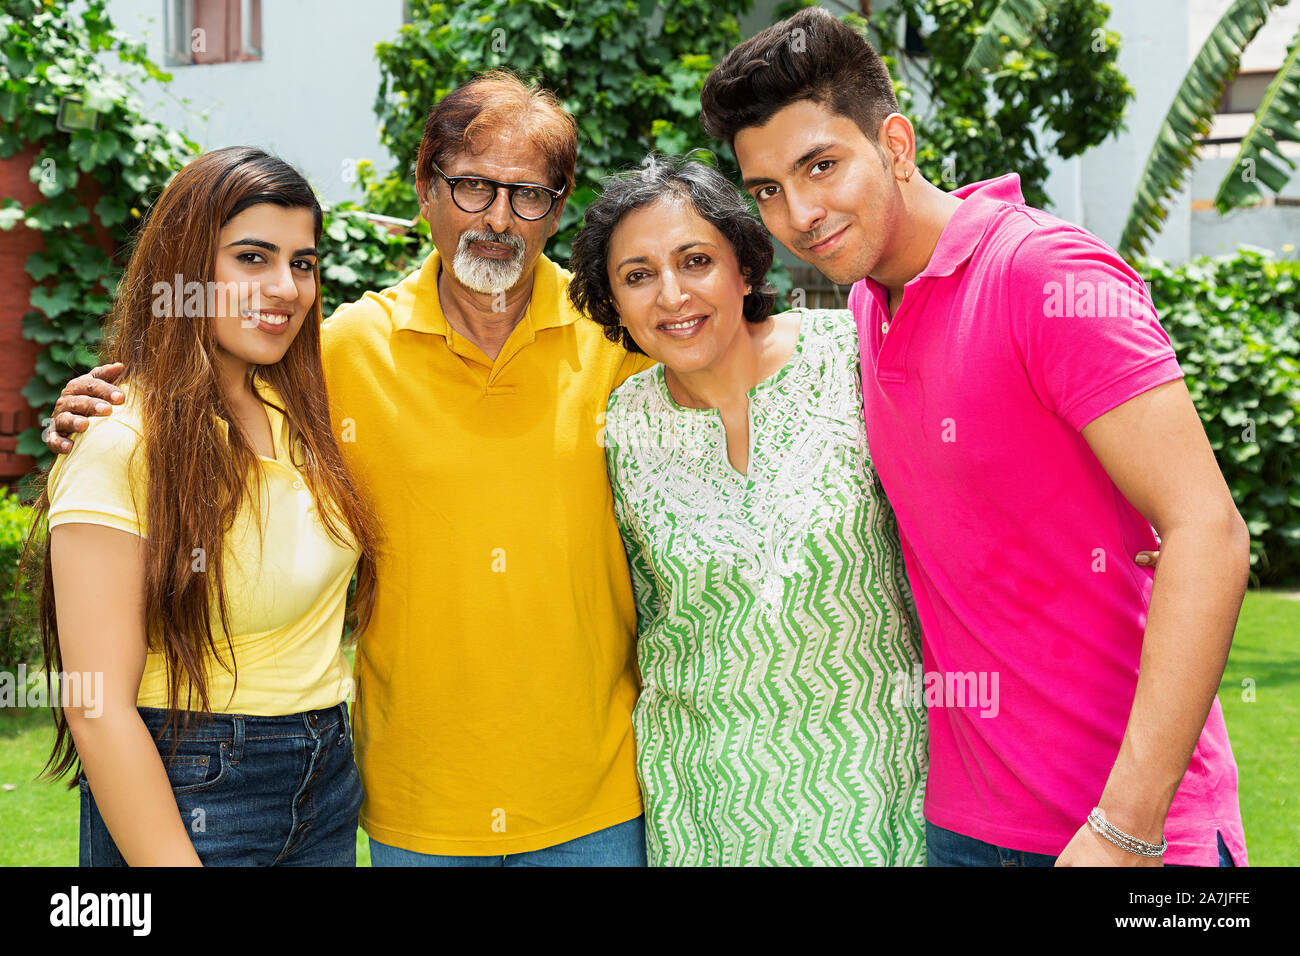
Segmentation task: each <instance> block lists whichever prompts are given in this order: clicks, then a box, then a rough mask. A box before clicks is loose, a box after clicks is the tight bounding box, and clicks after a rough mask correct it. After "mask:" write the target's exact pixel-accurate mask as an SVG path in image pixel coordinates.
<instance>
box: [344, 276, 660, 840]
mask: <svg viewBox="0 0 1300 956" xmlns="http://www.w3.org/2000/svg"><path fill="white" fill-rule="evenodd" d="M438 269H439V257H438V254H437V252H434V253H433V254H432V255H431V256H430V257H429V258H428V259H427V260H426V261H425V262H424V265H423V266H422V267H421V268H420V269H419V270H417V271H416V272H413V273H412V274H411V275H409V276H407V277H406V278H405V279H404V280H402V282H401V283H399V284H398V285H397V286H395V287H394V288H391V289H387V290H385V291H384V292H382V293H378V294H376V293H368V294H367V295H366V296H365V297H364V298H362V299H361V300H359V301H357V302H355V303H352V304H350V305H345V306H343V307H341V308H340V309H339V310H338V311H337V312H335V313H334V315H333V316H332V317H331V318H330V319H329V320H328V321H326V323H325V324H324V326H323V336H322V342H323V346H322V348H323V356H324V363H325V372H326V381H327V385H328V388H329V394H330V401H331V412H332V415H333V419H334V429H335V435H336V436H337V437H338V438H339V440H340V447H341V448H342V449H343V454H344V456H345V458H346V459H347V461H348V465H349V468H350V469H351V471H352V473H353V475H355V476H356V479H357V481H358V482H359V483H360V485H361V486H362V488H363V489H364V491H365V492H366V493H367V494H368V495H369V496H370V500H371V501H372V502H373V503H374V506H375V507H376V509H377V510H378V512H379V515H380V523H381V525H382V527H383V529H384V533H385V535H386V536H387V546H386V548H385V553H384V555H383V556H382V557H381V559H380V564H379V568H378V574H379V587H378V594H377V600H376V606H375V613H374V618H373V620H372V622H371V625H370V627H369V628H368V629H367V631H366V633H365V634H364V635H362V636H361V639H360V642H359V644H358V650H357V666H356V676H357V698H356V705H355V715H354V739H355V741H356V756H357V763H358V765H359V766H360V769H361V774H362V779H363V781H364V783H365V788H366V801H365V805H364V807H363V808H362V811H361V823H362V826H363V827H364V828H365V830H366V832H367V833H369V834H370V835H371V836H372V837H374V838H375V839H377V840H379V841H380V842H383V843H387V844H389V845H392V846H397V847H400V848H402V849H407V850H413V851H416V852H420V853H435V854H455V855H470V856H473V855H494V854H505V853H524V852H528V851H531V850H536V849H541V848H543V847H547V846H553V845H555V844H558V843H563V842H565V841H567V840H571V839H575V838H576V837H579V836H583V835H585V834H588V833H593V832H595V831H597V830H601V829H604V828H606V827H610V826H614V825H616V824H619V823H623V822H625V821H627V820H630V819H633V818H634V817H636V816H638V815H640V813H641V794H640V789H639V786H638V784H637V778H636V768H635V752H634V741H633V737H632V720H631V715H632V707H633V705H634V704H635V702H636V698H637V693H638V681H637V674H636V657H635V640H636V611H635V606H634V604H633V598H632V586H631V583H630V580H629V575H628V568H627V559H626V556H625V553H624V550H623V543H622V541H621V539H620V538H619V533H618V526H617V525H616V524H615V521H614V507H613V499H612V496H611V494H610V489H609V481H608V478H607V477H606V473H605V452H604V448H603V447H602V444H601V441H602V437H603V429H604V426H603V422H604V417H605V406H606V404H607V403H608V401H609V393H610V391H611V390H612V389H614V388H615V387H617V386H618V385H619V384H621V383H622V382H623V381H624V380H625V379H626V378H627V377H628V376H629V375H632V374H634V373H636V372H638V371H641V370H642V369H644V368H647V367H649V366H650V365H651V364H653V363H652V362H650V360H649V359H647V358H646V357H645V356H642V355H631V354H629V353H627V352H625V351H624V350H623V349H622V348H621V347H619V346H616V345H614V344H612V343H610V342H609V341H608V340H607V339H605V337H604V336H603V335H602V333H601V330H600V328H599V327H598V326H597V325H596V324H595V323H593V322H591V321H590V320H588V319H586V318H583V317H581V316H580V315H579V314H578V313H577V312H576V311H575V310H574V309H573V307H572V306H571V305H570V304H569V301H568V297H567V294H566V292H567V288H568V282H569V273H568V272H566V271H565V270H563V269H561V268H560V267H559V266H557V265H555V264H554V263H552V262H551V261H550V260H549V259H546V258H545V257H541V258H540V259H539V260H538V263H537V265H536V267H535V269H534V272H533V292H532V298H531V300H530V304H529V307H528V311H527V313H526V314H525V316H524V317H523V319H522V320H521V321H520V322H519V324H518V325H517V326H516V327H515V329H514V330H513V331H512V332H511V334H510V337H509V339H508V340H507V341H506V343H505V345H504V347H503V348H502V350H501V353H500V355H498V357H497V359H496V361H491V360H490V359H488V358H487V356H486V355H484V353H483V352H482V351H481V350H480V349H479V348H478V347H477V346H475V345H474V344H473V343H471V342H470V341H468V340H467V339H465V338H464V337H463V336H461V335H459V334H457V333H456V332H455V331H454V330H452V329H451V327H450V326H449V325H448V324H447V320H446V318H445V317H444V316H443V312H442V308H441V305H440V304H439V301H438Z"/></svg>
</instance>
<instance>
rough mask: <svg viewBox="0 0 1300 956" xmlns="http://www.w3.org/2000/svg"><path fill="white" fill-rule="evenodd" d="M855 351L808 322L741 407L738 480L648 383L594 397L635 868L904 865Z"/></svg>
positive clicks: (903, 675)
mask: <svg viewBox="0 0 1300 956" xmlns="http://www.w3.org/2000/svg"><path fill="white" fill-rule="evenodd" d="M859 374H860V373H859V366H858V338H857V330H856V327H855V325H854V321H853V318H852V316H851V314H850V313H849V312H847V311H806V312H804V313H803V314H802V319H801V323H800V328H799V338H798V344H797V346H796V348H795V351H794V354H793V355H792V356H791V358H790V360H789V362H787V363H786V365H785V366H784V367H783V368H782V369H781V370H780V371H778V372H777V373H776V374H775V375H774V376H772V377H771V378H769V379H767V380H766V381H763V382H760V383H759V384H758V385H756V386H755V387H754V388H753V389H752V390H751V391H750V448H749V474H748V475H742V474H740V473H738V472H737V471H736V470H735V469H734V468H733V467H732V465H731V463H730V461H729V460H728V459H727V448H726V433H725V431H724V429H723V425H722V418H721V415H720V413H719V412H718V411H717V410H716V409H686V408H682V407H681V406H679V405H678V404H677V403H676V402H675V401H673V399H672V397H671V396H670V395H669V393H668V388H667V385H666V384H665V382H664V370H663V366H662V365H658V366H655V367H654V368H651V369H649V370H647V371H645V372H642V373H640V374H639V375H635V376H633V377H632V378H630V379H628V380H627V381H626V382H625V383H624V384H623V385H622V386H620V387H619V388H618V389H617V390H616V391H615V392H614V394H613V395H611V396H610V400H609V407H608V411H607V414H606V421H605V427H606V431H605V444H606V454H607V458H608V463H609V474H610V484H611V485H612V487H613V491H614V512H615V515H616V517H617V518H618V524H619V528H620V530H621V531H622V534H623V542H624V545H625V546H626V548H627V554H628V561H629V564H630V566H631V572H632V582H633V586H634V590H635V594H636V603H637V632H638V640H637V649H638V657H639V663H640V670H641V680H642V688H641V697H640V700H639V701H638V702H637V705H636V709H635V711H634V712H633V717H632V720H633V728H634V730H635V733H636V744H637V768H638V774H639V777H640V781H641V790H642V795H643V798H644V801H645V819H646V842H647V849H648V853H649V859H650V863H651V864H652V865H665V864H667V865H724V866H728V865H754V864H873V865H890V866H913V865H922V864H924V861H925V830H924V823H923V819H922V815H921V810H922V802H923V799H924V788H925V771H926V730H925V726H926V725H925V714H924V711H923V708H922V707H921V706H920V704H919V702H917V701H916V700H915V695H914V694H911V693H908V692H907V691H908V688H910V687H911V686H912V685H913V683H914V682H915V681H916V680H917V679H918V677H919V674H920V671H921V656H920V633H921V632H920V626H919V625H918V624H917V621H916V611H915V609H914V607H913V604H912V595H911V590H910V589H909V587H908V583H907V578H906V574H905V571H904V567H903V558H902V554H901V550H900V547H899V543H898V530H897V525H896V523H895V519H894V513H893V511H892V510H891V509H890V507H889V503H888V502H887V501H886V499H885V495H884V492H883V491H882V490H881V487H880V484H879V481H878V480H877V478H876V474H875V470H874V469H873V467H872V465H871V458H870V455H869V453H868V451H867V442H866V430H865V425H864V423H863V415H862V395H861V388H862V386H861V381H860V379H859Z"/></svg>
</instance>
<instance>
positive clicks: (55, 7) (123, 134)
mask: <svg viewBox="0 0 1300 956" xmlns="http://www.w3.org/2000/svg"><path fill="white" fill-rule="evenodd" d="M72 7H73V5H72V4H71V3H69V2H67V0H5V2H4V4H3V6H0V159H8V158H9V157H12V156H14V155H16V154H18V153H20V152H21V151H22V150H24V149H26V148H29V147H35V149H36V155H35V158H34V161H33V163H32V167H31V174H30V175H31V179H32V182H34V183H36V184H37V185H38V187H39V190H40V194H41V199H40V201H39V202H36V203H34V204H32V205H31V206H28V207H25V208H24V206H23V205H22V204H21V203H19V202H18V201H17V200H16V199H14V198H12V197H6V198H5V199H4V200H3V201H2V202H0V229H6V230H8V229H13V228H15V227H17V226H19V224H22V226H23V227H24V228H27V229H32V230H35V231H38V232H40V233H41V236H42V240H43V244H44V247H43V249H42V250H41V251H39V252H35V253H33V254H32V255H31V256H29V257H28V259H27V263H26V266H27V273H28V275H30V276H31V277H32V278H33V279H34V280H36V282H37V283H38V285H37V286H36V288H35V289H33V290H32V293H31V299H30V303H31V306H32V311H30V312H28V313H27V314H26V315H25V316H24V317H23V335H24V336H25V337H27V338H29V339H31V340H32V341H33V342H36V343H37V344H38V345H40V346H41V347H42V351H41V353H40V354H39V355H38V356H37V359H36V374H35V376H34V377H33V378H32V380H31V381H30V382H28V384H27V386H26V387H25V388H24V389H23V395H25V396H26V397H27V400H28V401H29V402H31V404H32V406H33V407H35V408H39V409H42V410H44V411H46V412H48V410H49V409H50V408H51V407H52V406H53V404H54V401H55V400H56V399H57V398H58V396H59V392H60V390H61V389H62V387H63V383H64V382H66V381H67V380H68V379H69V378H71V377H72V376H74V375H76V374H79V373H80V372H81V371H83V370H84V369H86V368H89V367H90V366H92V365H94V364H95V360H96V348H97V346H98V344H99V342H100V340H101V338H102V333H101V328H100V321H101V318H102V316H103V315H104V314H105V313H106V312H107V311H108V307H109V301H110V296H111V295H112V294H113V292H114V290H115V288H116V285H117V281H118V278H119V276H120V275H121V271H122V261H121V259H120V257H119V256H115V255H112V254H110V251H109V250H120V249H123V248H125V247H126V246H127V244H128V241H129V238H130V235H131V233H132V232H133V231H134V229H135V227H136V226H137V225H138V223H139V221H140V219H141V217H142V216H143V214H144V212H145V211H146V210H147V209H148V206H149V203H150V201H151V200H152V197H153V196H155V195H157V192H158V190H159V188H160V187H161V186H162V185H163V184H165V183H166V182H167V181H168V180H169V179H170V178H171V176H172V174H173V173H174V172H175V171H176V170H177V169H179V168H180V167H181V166H182V165H184V163H185V162H187V161H188V160H189V158H191V157H192V156H193V154H194V153H195V151H196V147H195V145H194V143H192V142H191V141H190V140H188V139H186V138H185V137H184V136H182V135H181V134H180V133H178V132H176V131H175V130H169V129H165V128H164V127H162V126H160V125H158V124H157V123H151V122H149V120H148V119H146V118H145V117H144V116H143V115H142V112H141V111H142V106H141V102H140V99H139V97H138V96H137V95H136V93H135V91H134V88H133V85H134V84H136V83H138V82H167V81H169V80H170V79H171V76H170V74H167V73H163V72H162V71H161V70H159V69H158V67H157V66H155V65H154V64H153V63H152V62H151V61H150V60H149V59H148V57H147V56H146V54H145V46H144V44H143V43H137V42H134V41H132V40H130V39H129V38H127V37H126V36H125V35H123V34H121V33H119V32H118V31H116V30H115V29H114V27H113V24H112V22H111V21H110V20H109V17H108V12H107V4H106V2H105V0H86V2H85V3H82V4H77V5H76V11H75V12H74V10H73V9H72ZM109 51H111V52H113V53H115V54H116V55H117V57H118V59H119V60H120V62H121V66H120V67H117V66H113V65H111V64H110V63H109V62H108V61H107V60H104V59H101V58H100V54H101V53H104V52H109ZM87 187H88V188H87ZM96 197H97V198H96ZM92 202H93V205H92ZM92 212H93V216H92ZM18 450H19V451H20V452H22V453H24V454H28V455H35V456H36V457H37V460H38V461H40V462H41V463H46V462H48V461H49V457H50V452H49V451H48V449H46V447H45V445H44V443H42V442H41V439H40V429H39V428H31V429H28V430H27V431H26V432H24V433H23V435H22V436H21V438H20V439H19V443H18Z"/></svg>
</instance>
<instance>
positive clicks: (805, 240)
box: [799, 222, 845, 249]
mask: <svg viewBox="0 0 1300 956" xmlns="http://www.w3.org/2000/svg"><path fill="white" fill-rule="evenodd" d="M844 226H845V223H842V222H840V223H836V224H835V225H833V226H823V227H822V228H820V229H814V230H813V231H812V232H805V233H803V234H802V235H801V236H800V237H799V248H800V249H810V248H812V247H813V246H815V245H817V243H819V242H821V241H822V240H823V239H829V238H830V237H831V236H833V235H835V233H837V232H839V231H840V230H841V229H843V228H844Z"/></svg>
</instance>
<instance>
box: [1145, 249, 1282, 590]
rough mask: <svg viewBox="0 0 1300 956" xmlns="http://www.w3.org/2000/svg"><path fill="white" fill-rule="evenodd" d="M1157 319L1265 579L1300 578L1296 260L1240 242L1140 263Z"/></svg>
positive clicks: (1258, 574) (1254, 564)
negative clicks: (1213, 253)
mask: <svg viewBox="0 0 1300 956" xmlns="http://www.w3.org/2000/svg"><path fill="white" fill-rule="evenodd" d="M1139 271H1140V272H1141V273H1142V274H1143V276H1145V277H1146V280H1147V284H1148V286H1149V287H1150V290H1151V297H1152V300H1153V301H1154V302H1155V306H1156V309H1157V310H1158V312H1159V314H1160V321H1161V324H1162V325H1164V327H1165V330H1166V331H1168V333H1169V337H1170V338H1171V339H1172V340H1173V343H1174V348H1175V349H1176V350H1177V352H1178V359H1179V362H1181V364H1182V366H1183V371H1184V372H1185V373H1186V375H1187V388H1188V391H1189V392H1191V395H1192V400H1193V401H1194V402H1195V403H1196V407H1197V409H1198V410H1199V411H1200V414H1201V421H1202V423H1203V424H1204V425H1205V432H1206V434H1207V435H1208V436H1209V439H1210V447H1211V448H1213V449H1214V454H1215V455H1216V456H1217V458H1218V460H1219V468H1220V470H1221V471H1222V472H1223V476H1224V478H1225V479H1226V480H1227V482H1228V487H1229V488H1230V489H1231V490H1232V497H1233V499H1234V500H1235V501H1236V502H1237V508H1238V510H1240V511H1241V515H1242V517H1243V518H1245V519H1246V524H1247V525H1248V526H1249V528H1250V539H1251V548H1250V566H1251V571H1252V572H1253V577H1254V578H1255V579H1256V580H1257V581H1258V582H1259V583H1261V584H1267V585H1273V586H1277V585H1293V584H1295V583H1297V581H1300V485H1297V483H1296V480H1295V474H1296V468H1297V466H1298V465H1300V458H1298V457H1297V454H1296V432H1297V428H1300V362H1298V361H1297V357H1298V356H1300V311H1297V308H1298V306H1300V262H1296V261H1295V260H1283V261H1278V260H1276V259H1275V258H1274V257H1273V256H1272V254H1271V253H1270V252H1268V251H1266V250H1263V249H1254V248H1251V247H1249V246H1243V247H1242V248H1241V249H1239V250H1238V251H1236V252H1235V253H1232V254H1230V255H1226V256H1220V257H1218V258H1214V259H1196V260H1193V261H1191V262H1188V263H1186V264H1184V265H1181V266H1170V265H1169V264H1167V263H1164V262H1160V261H1157V260H1149V261H1147V262H1144V263H1141V264H1140V266H1139Z"/></svg>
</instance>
